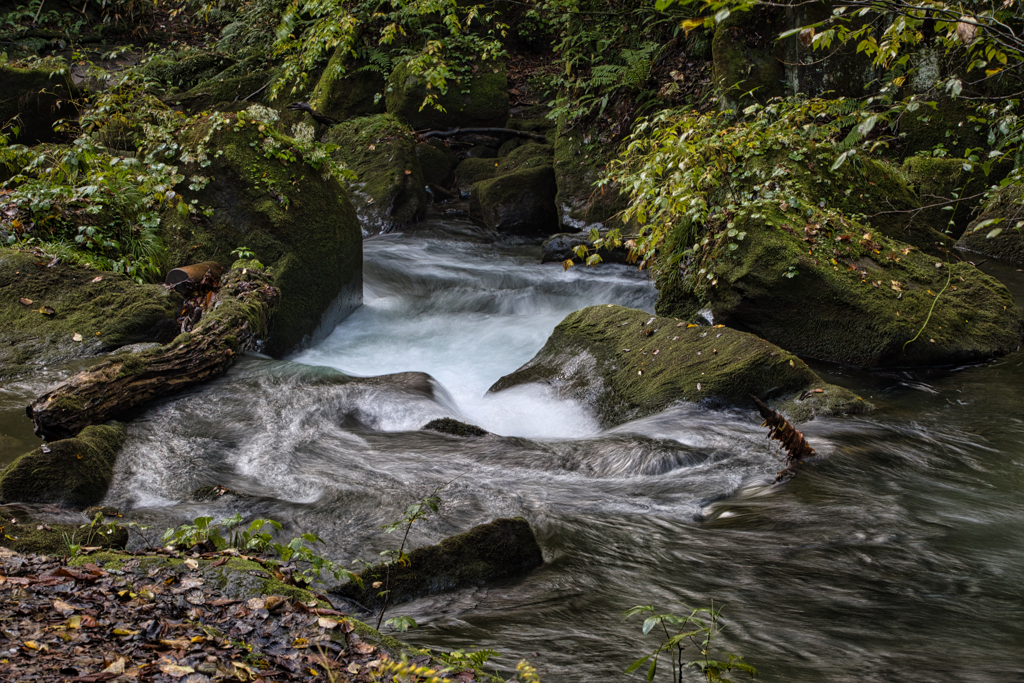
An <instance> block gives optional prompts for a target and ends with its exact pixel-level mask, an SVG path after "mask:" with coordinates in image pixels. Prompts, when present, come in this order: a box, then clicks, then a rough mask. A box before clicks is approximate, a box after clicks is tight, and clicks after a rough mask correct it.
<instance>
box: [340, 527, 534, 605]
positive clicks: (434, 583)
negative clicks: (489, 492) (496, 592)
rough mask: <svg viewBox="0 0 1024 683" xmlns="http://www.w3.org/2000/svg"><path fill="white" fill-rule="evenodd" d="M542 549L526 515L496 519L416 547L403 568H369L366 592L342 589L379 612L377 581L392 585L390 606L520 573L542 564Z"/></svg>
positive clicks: (350, 586)
mask: <svg viewBox="0 0 1024 683" xmlns="http://www.w3.org/2000/svg"><path fill="white" fill-rule="evenodd" d="M543 562H544V558H543V556H542V555H541V551H540V546H538V545H537V540H536V538H534V535H533V531H532V530H531V529H530V525H529V523H527V521H526V520H525V519H523V518H521V517H515V518H513V519H496V520H494V521H493V522H490V523H488V524H481V525H479V526H476V527H473V528H472V529H470V530H469V531H467V532H466V533H464V534H458V535H456V536H452V537H450V538H446V539H444V540H443V541H441V542H440V543H439V544H437V545H432V546H426V547H423V548H417V549H415V550H413V551H412V552H410V553H409V554H408V561H407V563H405V564H404V565H392V566H391V568H390V570H389V569H388V568H387V567H386V566H385V565H383V564H379V565H375V566H373V567H368V568H366V569H365V570H363V572H362V573H361V574H360V578H361V579H362V580H363V588H362V589H360V588H359V587H358V586H357V585H356V584H354V583H347V584H344V585H342V586H341V587H340V588H338V589H337V591H336V592H337V593H338V594H340V595H342V596H343V597H345V598H347V599H350V600H354V601H356V602H357V603H358V604H359V605H361V606H363V607H369V608H371V609H378V608H379V607H380V606H381V605H382V604H383V598H381V597H380V596H379V595H378V593H380V591H381V590H382V589H381V588H373V584H374V582H376V581H381V582H384V581H386V582H387V586H388V589H389V590H390V594H389V598H388V604H390V605H397V604H399V603H402V602H406V601H408V600H412V599H413V598H417V597H420V596H422V595H431V594H435V593H442V592H445V591H451V590H456V589H458V588H463V587H466V586H473V585H479V584H482V583H484V582H486V581H493V580H495V579H500V578H504V577H509V576H515V575H519V574H522V573H525V572H528V571H530V570H531V569H533V568H535V567H538V566H540V565H541V564H543Z"/></svg>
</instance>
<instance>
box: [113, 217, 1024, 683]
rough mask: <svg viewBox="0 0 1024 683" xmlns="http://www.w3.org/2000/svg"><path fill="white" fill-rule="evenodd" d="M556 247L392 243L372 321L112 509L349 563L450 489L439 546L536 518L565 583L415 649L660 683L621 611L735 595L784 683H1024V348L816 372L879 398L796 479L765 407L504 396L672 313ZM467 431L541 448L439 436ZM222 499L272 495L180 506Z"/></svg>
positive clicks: (159, 454) (320, 348) (149, 425)
mask: <svg viewBox="0 0 1024 683" xmlns="http://www.w3.org/2000/svg"><path fill="white" fill-rule="evenodd" d="M539 254H540V252H539V249H538V248H537V247H536V246H530V245H516V244H501V243H494V242H493V241H491V240H489V239H487V238H486V237H485V236H484V235H482V234H481V233H479V232H477V231H475V230H474V229H472V228H471V227H469V226H468V225H467V224H459V223H454V222H440V221H433V222H430V223H428V224H426V225H424V226H423V227H421V228H420V229H418V230H416V231H415V232H409V233H406V234H392V235H386V236H382V237H378V238H373V239H368V240H367V241H366V243H365V304H364V306H363V307H362V308H361V309H359V310H358V311H357V312H355V313H354V314H353V315H352V316H351V317H349V318H348V319H347V320H345V321H344V322H343V323H342V324H341V325H340V326H339V327H338V328H337V329H336V330H335V331H334V333H333V334H332V335H331V336H330V337H328V338H327V339H326V340H324V341H323V342H321V343H320V344H318V345H317V346H315V347H313V348H311V349H308V350H306V351H304V352H302V353H299V354H297V355H295V356H293V357H292V358H289V359H287V360H282V361H275V360H270V359H266V358H259V357H251V358H247V359H245V360H243V361H242V362H241V363H239V364H238V365H237V366H236V367H235V368H233V369H232V370H231V371H230V372H229V373H228V374H227V375H226V376H225V377H224V378H222V379H220V380H218V381H216V382H214V383H212V384H210V385H207V386H204V387H201V388H199V389H196V390H194V391H191V392H190V393H188V394H186V395H184V396H180V397H177V398H173V399H169V400H166V401H165V402H163V403H162V404H160V405H158V406H156V407H155V408H153V409H151V410H149V411H147V412H146V413H145V414H144V415H143V416H142V417H141V418H139V419H137V420H136V421H134V422H133V423H132V424H131V426H130V432H129V434H130V435H129V442H128V445H127V446H126V448H125V450H124V452H123V453H122V455H121V457H120V459H119V462H118V467H117V472H116V475H115V482H114V484H113V486H112V489H111V492H110V494H109V495H108V499H107V500H108V503H109V504H112V505H117V506H120V507H122V509H131V510H132V517H133V518H136V519H144V520H147V521H148V522H149V523H151V524H152V525H153V527H154V528H157V529H163V528H165V527H167V526H172V525H176V524H181V523H184V522H186V521H189V520H191V519H192V518H193V517H196V516H199V515H202V514H211V515H214V516H217V517H221V516H228V515H230V514H233V513H234V512H236V511H238V512H241V513H242V514H244V515H246V516H247V517H249V516H254V515H263V516H266V517H271V518H274V519H278V520H281V521H282V522H284V523H285V525H286V530H285V531H286V533H297V532H299V531H307V530H312V531H315V532H317V533H318V534H320V535H321V536H322V537H324V539H325V540H326V541H327V543H328V544H329V548H330V554H331V555H333V557H335V558H336V559H339V560H343V561H345V562H350V561H352V560H353V559H354V558H362V559H364V560H368V561H373V560H376V559H377V558H378V553H379V552H380V551H382V550H385V549H388V548H391V547H394V546H395V545H397V542H398V539H396V538H394V537H391V536H386V535H384V534H383V533H381V532H380V527H381V525H383V524H386V523H388V522H391V521H395V520H397V519H399V518H400V517H401V515H402V512H403V510H404V508H405V507H406V506H407V505H408V504H409V503H411V502H414V501H415V500H417V499H419V498H422V497H423V496H425V495H427V494H429V493H430V492H431V491H432V490H434V489H435V488H436V487H438V486H442V485H443V486H444V488H443V489H442V490H441V493H440V495H441V497H442V499H443V505H442V509H441V513H440V514H439V515H437V516H435V517H432V518H430V519H428V520H427V521H426V522H424V523H423V524H422V525H421V526H418V527H417V528H415V529H414V532H413V534H412V541H413V544H414V545H420V544H425V543H434V542H437V541H438V540H440V539H441V538H443V537H445V536H448V535H451V534H453V533H458V532H460V531H464V530H466V529H468V528H470V527H471V526H473V525H475V524H479V523H483V522H487V521H490V520H491V519H494V518H496V517H502V516H515V515H520V516H523V517H526V518H527V519H528V520H529V521H530V524H531V525H532V527H533V528H534V530H535V532H536V534H537V537H538V540H539V542H540V544H541V547H542V548H543V550H544V557H545V561H546V562H545V565H544V566H543V567H542V568H540V569H538V570H536V571H534V572H533V573H531V574H530V575H528V576H526V577H525V578H521V579H517V580H513V581H505V582H501V583H497V584H494V585H491V586H488V587H481V588H477V589H472V590H463V591H458V592H455V593H452V594H448V595H443V596H434V597H430V598H425V599H422V600H419V601H416V602H413V603H407V604H405V605H401V606H399V607H396V608H395V609H394V611H393V612H392V614H407V615H409V616H412V617H413V618H415V619H416V620H417V621H418V622H419V624H420V627H419V628H418V629H415V630H413V631H410V632H409V633H408V634H406V636H407V637H406V639H407V640H409V641H411V642H414V643H418V644H422V645H429V646H432V647H439V648H445V649H456V648H478V647H490V648H493V649H496V650H499V651H500V652H501V653H502V657H500V658H498V659H497V660H495V663H496V664H497V666H498V667H499V668H500V669H501V670H502V671H504V672H508V671H509V670H510V669H511V668H513V667H514V666H515V663H516V662H517V661H519V659H521V658H527V659H529V660H530V661H531V662H532V663H533V664H535V665H536V666H537V667H538V668H539V670H540V673H541V678H542V680H543V681H545V683H569V682H576V681H617V680H627V679H631V680H642V676H641V674H639V673H638V674H633V675H631V676H629V677H626V676H623V674H622V672H623V670H624V669H625V668H626V667H627V666H628V665H629V663H630V662H631V661H632V660H633V659H635V658H636V657H638V656H639V655H641V654H645V653H646V652H649V651H650V650H651V649H653V648H654V647H655V646H656V645H657V643H658V642H659V641H658V639H657V638H655V636H654V634H651V635H650V636H643V635H642V634H641V631H640V626H641V620H640V619H638V618H635V619H631V620H628V621H625V620H624V619H623V617H622V614H623V612H624V611H625V610H627V609H628V608H630V607H632V606H634V605H642V604H652V605H655V606H657V607H659V608H661V609H663V610H665V611H675V612H677V613H682V612H683V611H684V609H685V608H684V607H683V605H689V606H694V607H697V606H705V605H711V604H712V602H713V604H714V606H715V607H719V608H722V609H723V614H724V625H725V630H724V632H723V633H722V635H721V637H720V639H719V641H718V643H719V644H720V646H721V648H722V649H723V650H727V651H731V652H734V653H737V654H742V655H743V656H744V657H745V659H746V661H748V662H750V663H752V664H754V665H755V666H757V667H758V668H759V669H760V671H761V677H762V678H763V679H764V680H769V681H787V682H797V681H800V682H807V683H811V682H814V683H818V682H820V681H828V682H829V683H840V682H845V681H849V682H854V681H857V682H864V681H900V682H901V683H905V682H907V681H922V682H923V681H928V682H933V681H939V680H941V681H990V680H1000V681H1010V680H1016V681H1020V680H1024V422H1022V419H1021V409H1022V407H1024V395H1022V393H1021V392H1020V390H1019V387H1021V386H1022V380H1024V367H1022V366H1024V358H1022V357H1021V355H1020V354H1019V353H1018V354H1014V355H1011V356H1009V357H1008V358H1005V359H1002V360H1000V361H997V362H995V363H992V364H989V365H985V366H979V367H971V368H963V369H958V370H956V371H947V372H943V373H934V374H932V375H930V376H925V375H922V374H911V373H899V372H893V373H885V374H877V373H876V374H873V375H867V374H850V373H846V374H843V373H841V372H839V371H837V370H835V369H829V368H818V370H819V371H820V372H822V373H824V374H825V375H826V379H828V380H829V381H832V382H836V383H841V384H843V385H845V386H848V387H850V388H852V389H854V390H855V391H858V392H860V393H861V395H863V396H864V397H865V398H867V399H868V400H870V401H872V402H873V403H875V404H876V405H877V406H878V408H879V409H878V411H877V412H875V413H872V414H869V415H866V416H862V417H854V418H842V419H818V420H814V421H813V422H811V423H808V424H806V425H804V426H803V427H802V429H803V430H804V432H805V434H806V436H807V437H808V439H809V440H810V441H811V443H812V444H813V445H814V447H815V448H816V449H817V450H818V452H819V453H820V454H821V455H822V456H823V457H822V459H821V460H820V461H819V462H816V463H813V464H811V465H809V466H807V467H806V468H804V470H803V471H802V472H801V474H800V475H799V476H798V477H797V478H796V479H794V480H792V481H790V482H788V483H786V484H782V485H773V484H772V479H773V476H774V473H775V471H776V470H777V469H779V460H778V458H777V454H776V452H775V448H774V447H773V445H772V444H771V443H769V442H767V441H766V440H765V432H764V430H762V429H761V428H760V426H759V424H760V423H759V420H758V419H757V418H756V416H755V415H754V414H753V412H752V411H726V412H723V411H711V410H706V409H704V408H702V407H700V406H695V405H683V406H679V407H676V408H673V409H671V410H669V411H667V412H665V413H663V414H660V415H657V416H654V417H651V418H647V419H643V420H638V421H634V422H631V423H628V424H625V425H622V426H620V427H617V428H615V429H611V430H606V431H602V430H601V429H600V428H599V427H598V426H597V423H596V421H595V420H594V419H593V417H592V416H590V415H589V414H587V412H586V411H585V410H583V409H582V408H581V407H580V406H578V405H574V404H572V403H567V402H563V401H559V400H557V399H555V398H554V397H552V396H551V395H550V394H549V393H548V392H547V391H546V390H544V389H543V388H541V387H537V386H528V387H521V388H518V389H515V390H511V391H508V392H502V393H500V394H496V395H485V392H486V390H487V388H488V387H489V386H490V385H491V384H492V383H493V382H494V381H495V380H497V379H498V378H499V377H501V376H502V375H505V374H507V373H509V372H511V371H512V370H514V369H516V368H517V367H519V366H520V365H521V364H522V363H524V362H525V361H527V360H529V359H530V358H531V357H532V356H533V355H534V354H535V353H536V351H537V350H538V349H540V347H541V346H542V345H543V344H544V341H545V340H546V339H547V337H548V335H549V334H550V332H551V330H552V329H553V328H554V326H555V325H556V324H557V323H558V322H559V321H560V320H561V319H562V318H563V317H564V316H565V315H566V314H568V313H570V312H572V311H574V310H577V309H579V308H582V307H584V306H587V305H593V304H601V303H618V304H622V305H626V306H632V307H637V308H642V309H645V310H653V306H654V303H655V301H656V292H655V291H654V289H653V287H652V286H651V284H650V283H649V282H648V281H647V280H646V279H645V278H643V277H642V276H641V275H639V274H638V273H637V272H636V271H635V270H634V269H632V268H628V267H624V266H603V267H601V268H598V269H585V268H574V269H572V270H570V271H568V272H563V270H562V268H561V266H560V265H558V264H547V265H543V266H542V265H539V260H540V259H539ZM1009 276H1010V278H1011V280H1012V279H1013V278H1017V279H1018V280H1019V276H1018V275H1016V274H1015V273H1013V272H1012V271H1009ZM1014 294H1015V295H1018V291H1016V290H1015V291H1014ZM1018 300H1020V299H1019V297H1018ZM395 373H402V374H395ZM381 375H392V376H386V377H381ZM446 416H448V417H455V418H457V419H460V420H463V421H466V422H471V423H474V424H477V425H479V426H481V427H483V428H484V429H487V430H489V431H491V432H493V433H495V434H498V435H502V436H503V437H516V438H498V437H486V438H481V439H458V438H454V437H450V436H445V435H442V434H435V433H431V432H423V431H418V430H419V428H420V427H421V426H422V425H424V424H425V423H427V422H429V421H430V420H432V419H434V418H438V417H446ZM210 484H220V485H224V486H227V487H229V488H231V489H234V490H237V491H240V492H243V493H246V494H249V495H250V496H252V497H251V498H246V499H238V498H233V497H225V498H222V499H219V500H217V501H214V502H209V503H188V502H182V501H186V500H188V498H189V496H190V493H191V492H192V491H193V490H195V489H196V488H198V487H200V486H203V485H210ZM287 537H288V538H290V536H287ZM692 680H694V681H697V680H700V679H699V676H698V675H697V674H696V673H694V674H693V675H692ZM735 680H741V679H740V678H739V677H738V676H737V677H735Z"/></svg>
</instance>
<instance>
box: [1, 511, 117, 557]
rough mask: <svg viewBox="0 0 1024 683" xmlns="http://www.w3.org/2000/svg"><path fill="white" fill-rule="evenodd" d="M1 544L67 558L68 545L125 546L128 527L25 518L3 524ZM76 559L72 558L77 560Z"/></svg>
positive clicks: (69, 550)
mask: <svg viewBox="0 0 1024 683" xmlns="http://www.w3.org/2000/svg"><path fill="white" fill-rule="evenodd" d="M0 527H2V528H0V546H3V547H5V548H9V549H11V550H13V551H14V552H17V553H35V554H37V555H49V556H57V557H67V556H70V554H71V549H70V548H69V547H68V546H69V544H72V545H80V546H91V547H99V548H113V549H123V548H124V547H125V545H126V544H127V543H128V532H127V531H126V530H125V529H121V528H118V529H109V531H110V533H107V531H108V529H100V528H95V529H94V528H91V527H90V525H89V524H84V525H82V524H37V523H35V522H31V521H26V522H24V523H21V524H16V525H15V524H10V523H9V521H6V520H5V522H4V523H3V524H0ZM75 559H76V558H71V561H72V562H74V560H75Z"/></svg>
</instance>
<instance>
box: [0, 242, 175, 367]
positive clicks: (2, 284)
mask: <svg viewBox="0 0 1024 683" xmlns="http://www.w3.org/2000/svg"><path fill="white" fill-rule="evenodd" d="M49 263H50V261H49V259H48V258H46V257H40V256H36V255H35V254H32V253H28V252H20V251H13V250H10V249H0V376H10V375H14V374H18V373H20V372H24V371H27V370H29V369H30V367H31V366H32V365H33V364H44V363H49V362H52V361H57V360H62V359H69V358H79V357H84V356H92V355H96V354H99V353H103V352H106V351H111V350H113V349H115V348H117V347H119V346H124V345H126V344H134V343H138V342H166V341H170V340H171V339H173V338H174V335H175V334H176V333H177V329H178V326H177V323H175V318H176V317H177V315H178V311H179V308H180V306H181V297H180V296H178V295H177V294H176V293H174V292H168V291H167V290H165V289H164V288H163V287H161V286H159V285H139V284H137V283H136V282H134V281H133V280H132V279H131V278H129V277H127V276H124V275H119V274H117V273H107V272H104V273H101V272H99V271H94V270H89V269H87V268H79V267H74V266H69V265H65V264H56V265H54V266H53V267H50V265H49ZM50 309H52V311H53V313H52V314H51V313H50V312H49V311H50ZM76 334H78V335H81V336H80V341H75V335H76Z"/></svg>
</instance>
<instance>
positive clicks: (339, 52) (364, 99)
mask: <svg viewBox="0 0 1024 683" xmlns="http://www.w3.org/2000/svg"><path fill="white" fill-rule="evenodd" d="M363 66H365V64H362V63H360V62H358V61H356V60H353V59H352V56H351V52H350V51H349V50H346V49H344V48H341V47H339V48H338V49H336V50H335V51H334V55H333V56H332V57H331V60H330V62H328V64H327V68H326V69H324V72H323V75H321V76H320V80H319V81H318V82H317V84H316V89H315V90H314V91H313V96H312V97H311V98H310V104H312V105H313V109H315V110H317V111H318V112H320V113H321V114H324V115H326V116H330V117H331V118H333V119H335V120H336V121H344V120H345V119H351V118H355V117H358V116H371V115H373V114H383V113H384V97H383V95H384V90H385V88H386V87H387V84H386V83H385V81H384V74H382V73H380V72H379V71H374V70H371V69H363V68H362V67H363ZM342 69H344V73H342Z"/></svg>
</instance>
